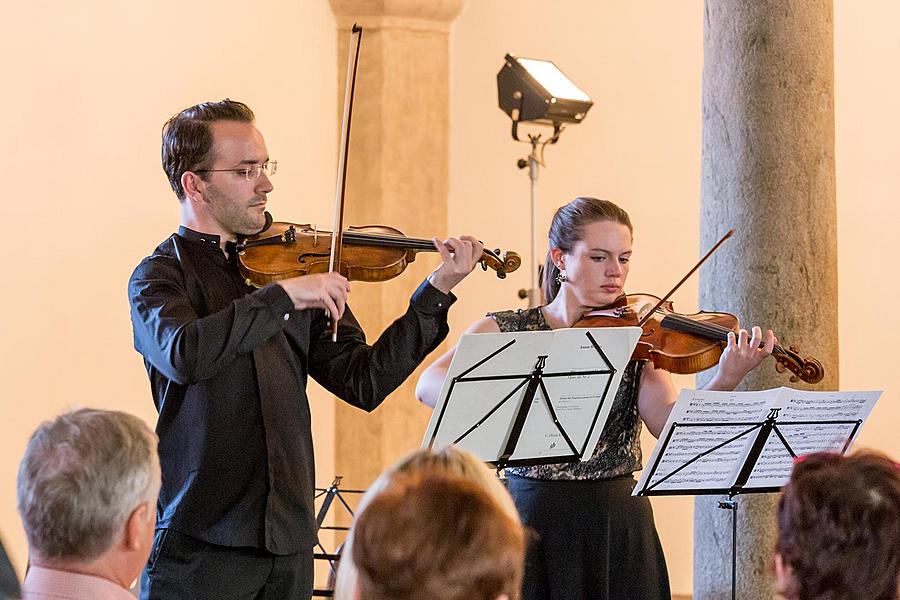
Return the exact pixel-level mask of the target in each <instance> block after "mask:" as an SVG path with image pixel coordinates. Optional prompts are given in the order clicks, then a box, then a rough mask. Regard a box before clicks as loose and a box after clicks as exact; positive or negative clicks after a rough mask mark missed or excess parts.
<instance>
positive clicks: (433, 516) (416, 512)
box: [352, 474, 525, 600]
mask: <svg viewBox="0 0 900 600" xmlns="http://www.w3.org/2000/svg"><path fill="white" fill-rule="evenodd" d="M353 529H354V532H353V549H352V558H353V562H354V563H355V564H356V568H357V570H358V589H359V598H361V599H363V600H495V599H496V598H497V597H498V596H500V595H502V594H506V595H507V596H509V597H510V598H517V597H518V595H519V587H520V585H521V579H522V569H523V561H524V553H525V537H524V533H523V530H522V526H521V525H520V524H519V523H518V522H517V521H516V520H515V519H513V518H511V517H510V516H509V515H508V514H507V513H506V512H504V510H503V509H502V508H500V506H499V505H498V503H497V502H496V501H494V500H493V499H492V498H491V497H490V496H489V495H488V493H487V492H485V491H484V490H483V489H481V488H480V487H479V486H478V484H476V483H473V482H471V481H467V480H465V479H462V478H459V477H452V476H447V475H435V474H431V475H425V476H421V477H415V476H413V477H408V478H405V479H400V480H398V481H396V482H394V483H393V484H391V485H390V486H389V487H387V488H385V489H384V490H383V491H382V492H381V493H380V494H378V495H377V496H376V497H375V498H373V499H372V501H371V502H370V503H369V505H368V506H367V507H366V508H365V510H363V511H362V513H361V514H359V516H358V517H357V519H356V523H355V524H354V526H353Z"/></svg>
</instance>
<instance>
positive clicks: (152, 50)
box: [0, 0, 337, 569]
mask: <svg viewBox="0 0 900 600" xmlns="http://www.w3.org/2000/svg"><path fill="white" fill-rule="evenodd" d="M2 14H3V18H2V20H0V56H3V57H4V65H3V93H2V94H0V112H2V114H3V115H4V116H5V119H4V121H5V122H4V126H3V128H2V129H3V135H2V138H0V156H2V161H0V164H3V165H5V166H6V169H7V179H6V181H7V185H8V187H7V193H6V194H5V195H4V199H3V201H2V202H0V215H2V216H0V222H2V223H3V230H4V235H3V240H4V244H5V246H6V248H7V253H8V254H7V256H8V260H6V261H4V262H5V263H6V264H7V267H8V268H7V270H6V272H5V273H4V274H3V276H2V284H0V285H2V293H0V330H2V333H0V339H2V342H3V343H2V345H0V406H2V408H0V414H2V417H0V457H2V458H0V533H2V535H3V538H4V540H5V541H6V542H7V544H8V545H9V546H10V549H11V552H12V556H13V559H14V561H15V562H16V565H17V567H19V568H20V569H23V568H24V564H25V556H26V548H25V543H24V536H23V533H22V531H21V526H20V524H19V520H18V516H17V514H16V509H15V472H16V468H17V465H18V461H19V458H20V457H21V455H22V450H23V448H24V446H25V443H26V440H27V437H28V435H29V434H30V432H31V431H32V430H33V429H34V428H35V426H36V425H37V424H38V423H39V422H40V421H41V420H43V419H46V418H48V417H51V416H52V415H54V414H56V413H58V412H60V411H61V410H63V409H64V408H65V407H69V406H74V405H94V406H103V407H110V408H112V407H115V408H119V409H122V410H127V411H130V412H133V413H135V414H137V415H140V416H141V417H144V418H145V419H147V420H148V421H149V422H154V421H155V410H154V408H153V404H152V402H151V400H150V392H149V386H148V384H147V377H146V374H145V373H144V370H143V365H142V363H141V360H140V357H139V356H138V355H137V354H136V353H135V352H134V350H133V349H132V341H131V325H130V322H129V313H128V300H127V296H126V289H125V287H126V282H127V280H128V276H129V275H130V274H131V270H132V269H133V268H134V266H135V265H136V264H137V263H138V261H140V259H141V258H142V257H143V256H145V255H146V254H148V253H149V252H150V251H152V249H153V247H154V246H155V245H156V244H157V243H159V242H160V241H162V239H164V238H165V237H166V236H167V235H168V234H169V233H170V232H172V231H173V230H174V228H175V227H176V226H177V222H178V203H177V200H176V199H175V197H174V195H173V194H172V192H171V190H170V189H169V187H168V183H167V182H166V179H165V177H164V176H163V173H162V170H161V168H160V166H159V165H160V163H159V131H160V127H161V126H162V123H163V122H164V121H165V119H166V118H168V116H169V115H171V114H172V113H174V112H176V111H178V110H180V109H181V108H183V107H185V106H187V105H190V104H193V103H195V102H199V101H202V100H210V99H221V98H223V97H226V96H228V97H231V98H235V99H239V100H243V101H245V102H247V103H249V104H250V105H251V106H252V107H253V108H254V110H255V111H256V113H257V115H258V125H259V127H260V129H261V130H262V131H263V133H264V135H265V136H266V141H267V143H268V148H269V152H270V154H271V156H272V157H273V158H276V159H278V160H279V162H280V164H279V170H278V175H276V179H275V181H274V183H275V188H276V189H275V192H274V193H273V194H272V196H271V203H270V205H269V206H270V210H272V211H273V212H274V214H275V215H276V216H277V217H279V218H281V219H292V220H295V221H300V220H304V221H312V222H320V223H330V218H331V217H330V208H329V204H330V200H331V199H332V198H333V194H334V175H333V174H334V166H333V165H334V163H335V157H336V154H337V147H336V144H335V137H336V136H335V127H336V125H335V122H336V117H335V113H336V111H335V108H334V107H335V103H336V101H337V100H336V74H335V71H336V42H335V33H334V17H333V16H332V14H331V9H330V8H329V7H328V4H327V2H326V1H325V0H316V1H303V2H274V1H273V2H254V3H247V2H236V1H232V0H226V1H217V2H177V1H161V2H119V1H116V0H89V1H88V0H74V1H71V2H70V1H64V0H58V1H36V2H13V1H11V0H3V6H2ZM323 409H324V410H323ZM332 412H333V411H332V409H331V401H330V400H327V401H325V403H324V404H321V403H320V404H319V405H316V406H314V417H313V418H314V423H315V426H316V434H317V437H319V438H320V440H319V447H320V449H322V451H321V452H320V456H319V459H320V460H321V461H322V462H321V463H320V470H319V472H320V473H321V474H322V480H323V482H327V481H329V478H330V476H331V474H332V473H333V467H332V466H331V465H332V464H333V456H332V454H331V453H330V452H329V451H328V450H327V448H329V447H330V446H331V445H332V444H331V443H330V442H329V438H330V437H331V431H332V430H333V426H332V425H331V419H332Z"/></svg>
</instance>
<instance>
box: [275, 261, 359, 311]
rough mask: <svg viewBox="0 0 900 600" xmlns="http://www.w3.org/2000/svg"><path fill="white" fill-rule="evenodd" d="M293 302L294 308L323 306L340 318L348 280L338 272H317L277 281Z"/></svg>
mask: <svg viewBox="0 0 900 600" xmlns="http://www.w3.org/2000/svg"><path fill="white" fill-rule="evenodd" d="M278 285H280V286H281V287H282V288H283V289H284V291H285V292H287V295H288V296H290V298H291V300H292V301H293V302H294V308H296V309H297V310H303V309H305V308H324V309H325V310H326V311H328V314H330V315H331V318H332V319H334V320H338V321H339V320H340V318H341V316H343V314H344V308H345V307H346V306H347V296H349V295H350V282H349V281H347V278H346V277H344V276H343V275H341V274H339V273H334V272H332V273H317V274H315V275H301V276H300V277H291V278H290V279H282V280H281V281H279V282H278Z"/></svg>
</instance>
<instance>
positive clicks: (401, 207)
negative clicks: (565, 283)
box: [330, 0, 464, 487]
mask: <svg viewBox="0 0 900 600" xmlns="http://www.w3.org/2000/svg"><path fill="white" fill-rule="evenodd" d="M330 1H331V7H332V10H333V11H334V14H335V16H336V20H337V36H338V38H337V39H338V73H339V79H340V81H339V82H338V85H339V93H338V99H339V100H338V102H339V103H341V102H343V90H344V78H345V75H346V69H347V65H346V61H347V40H348V37H349V31H350V27H351V26H352V25H353V23H358V24H359V25H360V26H361V27H362V28H363V37H362V48H361V51H360V57H359V71H358V74H357V84H356V99H355V101H354V105H353V122H352V130H351V141H350V159H349V171H348V180H347V208H346V215H345V217H344V221H345V224H346V225H372V224H379V225H390V226H392V227H395V228H397V229H400V230H401V231H402V232H403V233H404V234H406V235H408V236H411V237H422V238H431V237H432V236H435V235H437V236H445V235H446V234H447V231H446V230H447V192H448V170H449V167H448V160H449V141H448V131H449V126H448V114H449V104H448V103H449V30H450V25H451V23H452V22H453V20H454V19H455V18H456V16H457V15H458V14H459V11H460V10H461V8H462V5H463V1H464V0H382V1H380V2H371V1H370V0H330ZM337 111H338V115H339V116H340V114H341V107H340V106H338V107H337ZM436 257H437V254H434V255H431V254H428V255H420V256H419V258H418V260H416V261H415V262H413V263H412V264H411V265H410V266H409V267H408V268H407V269H406V271H405V272H404V273H403V274H402V275H400V276H399V277H397V278H396V279H393V280H391V281H388V282H385V283H361V282H354V283H353V284H351V285H352V288H353V291H352V293H351V296H350V305H351V306H352V308H353V312H354V314H356V315H357V317H358V318H359V320H360V322H361V323H362V325H363V328H364V329H365V331H366V332H367V334H368V336H369V341H370V342H371V341H374V339H376V338H377V336H378V335H379V334H380V333H381V332H382V331H383V330H384V329H385V327H387V325H389V324H390V323H391V322H392V321H393V320H394V319H396V318H397V317H398V316H400V315H401V314H403V312H405V310H406V307H407V305H408V303H409V297H410V295H411V294H412V292H413V290H415V288H416V287H417V286H418V285H419V284H420V283H421V282H422V280H423V279H424V278H425V277H426V276H427V275H428V273H430V272H431V271H432V270H433V269H434V267H435V266H436V265H437V264H438V259H437V258H436ZM416 379H417V375H413V376H412V377H410V378H409V379H408V380H407V381H406V383H405V384H404V385H403V386H401V387H400V388H399V389H398V390H397V391H396V392H394V393H393V394H392V395H391V397H390V398H388V399H387V400H386V401H385V403H384V404H383V405H382V406H381V407H379V408H378V409H377V410H376V411H374V413H372V414H365V413H363V412H362V411H360V410H358V409H355V408H353V407H351V406H349V405H347V404H346V403H344V402H340V401H338V402H336V403H335V406H336V408H335V466H336V473H338V474H340V475H343V476H344V482H345V485H346V486H347V487H367V486H368V485H369V484H370V483H371V482H372V480H373V479H374V478H375V477H376V476H377V475H378V473H380V472H381V471H382V470H383V469H384V467H385V466H387V465H388V464H390V463H391V462H393V461H394V460H395V459H396V458H398V457H399V456H401V455H403V454H405V453H406V452H407V451H409V450H410V449H413V448H416V447H418V445H419V444H420V443H421V440H422V435H423V434H424V431H425V426H426V424H427V422H428V418H429V416H430V414H431V411H430V410H428V409H426V408H425V407H423V406H421V405H419V403H418V402H417V401H416V399H415V396H414V390H415V382H416Z"/></svg>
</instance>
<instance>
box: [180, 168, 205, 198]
mask: <svg viewBox="0 0 900 600" xmlns="http://www.w3.org/2000/svg"><path fill="white" fill-rule="evenodd" d="M205 183H206V182H205V181H203V179H201V178H200V175H198V174H197V173H194V172H193V171H185V172H184V173H182V174H181V187H182V188H184V197H185V198H186V199H188V200H201V199H202V198H203V185H204V184H205Z"/></svg>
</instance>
